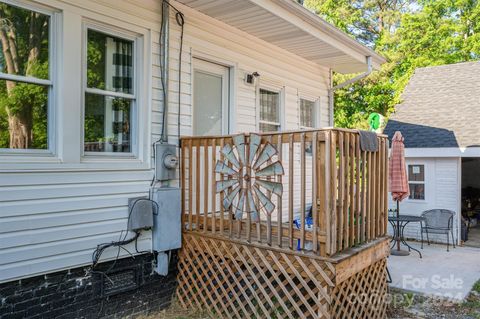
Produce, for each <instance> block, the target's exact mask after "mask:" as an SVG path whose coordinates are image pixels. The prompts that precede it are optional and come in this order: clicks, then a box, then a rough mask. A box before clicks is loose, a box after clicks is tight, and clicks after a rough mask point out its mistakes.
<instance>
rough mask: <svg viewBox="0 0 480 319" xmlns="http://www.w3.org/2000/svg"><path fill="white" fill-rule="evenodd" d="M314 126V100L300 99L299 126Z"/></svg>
mask: <svg viewBox="0 0 480 319" xmlns="http://www.w3.org/2000/svg"><path fill="white" fill-rule="evenodd" d="M315 126H316V123H315V102H313V101H310V100H307V99H300V128H314V127H315Z"/></svg>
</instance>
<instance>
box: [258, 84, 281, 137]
mask: <svg viewBox="0 0 480 319" xmlns="http://www.w3.org/2000/svg"><path fill="white" fill-rule="evenodd" d="M259 124H260V127H259V128H260V131H261V132H273V131H280V128H281V123H280V93H279V92H274V91H270V90H265V89H260V120H259Z"/></svg>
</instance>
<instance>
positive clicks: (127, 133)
mask: <svg viewBox="0 0 480 319" xmlns="http://www.w3.org/2000/svg"><path fill="white" fill-rule="evenodd" d="M133 61H135V56H134V41H132V40H127V39H124V38H120V37H117V36H114V35H110V34H106V33H103V32H100V31H97V30H92V29H88V30H87V74H86V81H87V83H86V88H85V111H84V112H85V113H84V116H85V118H84V151H85V152H86V154H88V152H94V153H99V152H100V153H131V152H132V131H133V130H134V129H135V127H133V123H134V121H133V120H132V119H133V118H134V109H135V100H136V98H135V88H134V85H133V83H134V72H135V65H134V63H133Z"/></svg>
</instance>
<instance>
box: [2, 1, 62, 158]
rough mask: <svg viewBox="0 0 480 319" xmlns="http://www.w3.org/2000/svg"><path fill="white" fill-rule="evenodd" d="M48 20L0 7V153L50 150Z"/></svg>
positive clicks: (33, 11)
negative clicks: (0, 151)
mask: <svg viewBox="0 0 480 319" xmlns="http://www.w3.org/2000/svg"><path fill="white" fill-rule="evenodd" d="M52 20H53V17H52V15H51V13H49V12H45V11H44V10H43V9H42V10H41V9H39V8H38V9H37V8H35V7H23V6H22V7H20V6H15V5H10V4H7V3H0V23H1V26H0V46H1V50H0V149H3V150H5V149H8V150H11V151H17V150H37V151H39V150H47V149H49V148H50V147H51V145H50V144H51V143H50V140H51V139H52V136H53V134H51V133H50V132H51V131H52V130H51V125H50V124H49V123H51V118H53V117H52V114H51V113H52V107H51V105H52V103H53V98H52V92H53V85H54V83H53V80H52V72H51V68H52V62H53V60H54V59H53V58H52V50H51V48H52V30H53V28H52V25H53V21H52Z"/></svg>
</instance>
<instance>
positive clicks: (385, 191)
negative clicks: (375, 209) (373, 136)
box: [383, 137, 389, 235]
mask: <svg viewBox="0 0 480 319" xmlns="http://www.w3.org/2000/svg"><path fill="white" fill-rule="evenodd" d="M383 141H384V152H385V153H384V154H385V159H384V165H385V168H384V175H383V183H384V188H383V200H384V207H383V213H384V217H383V234H384V235H386V234H387V227H388V165H389V163H388V139H386V138H385V137H384V138H383Z"/></svg>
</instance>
